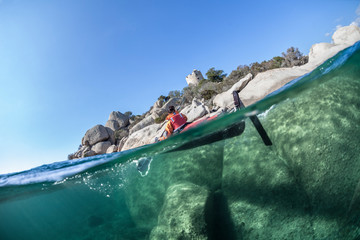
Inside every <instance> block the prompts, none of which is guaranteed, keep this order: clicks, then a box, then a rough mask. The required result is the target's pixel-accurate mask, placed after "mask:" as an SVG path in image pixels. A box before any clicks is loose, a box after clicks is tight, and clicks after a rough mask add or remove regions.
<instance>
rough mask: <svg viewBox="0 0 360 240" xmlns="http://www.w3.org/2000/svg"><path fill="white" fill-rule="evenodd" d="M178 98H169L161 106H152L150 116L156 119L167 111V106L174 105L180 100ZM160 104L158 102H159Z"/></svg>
mask: <svg viewBox="0 0 360 240" xmlns="http://www.w3.org/2000/svg"><path fill="white" fill-rule="evenodd" d="M180 100H181V99H180V98H170V99H169V100H168V101H167V102H165V103H163V104H162V105H161V107H155V104H154V107H153V109H152V110H151V116H152V118H153V119H156V118H158V117H160V116H161V115H163V114H164V113H166V112H167V111H168V108H169V106H176V105H178V103H179V102H180ZM157 106H158V105H157ZM159 106H160V104H159Z"/></svg>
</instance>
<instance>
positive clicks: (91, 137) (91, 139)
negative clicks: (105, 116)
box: [81, 124, 110, 146]
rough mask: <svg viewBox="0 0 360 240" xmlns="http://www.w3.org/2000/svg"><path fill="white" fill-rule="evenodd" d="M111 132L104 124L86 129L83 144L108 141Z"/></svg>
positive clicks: (91, 144)
mask: <svg viewBox="0 0 360 240" xmlns="http://www.w3.org/2000/svg"><path fill="white" fill-rule="evenodd" d="M109 137H110V136H109V133H108V131H107V130H106V128H105V127H104V126H103V125H100V124H98V125H96V126H94V127H92V128H90V129H89V130H87V131H86V133H85V136H84V137H83V139H82V141H81V144H82V145H83V146H93V145H95V144H96V143H98V142H101V141H106V140H108V139H109Z"/></svg>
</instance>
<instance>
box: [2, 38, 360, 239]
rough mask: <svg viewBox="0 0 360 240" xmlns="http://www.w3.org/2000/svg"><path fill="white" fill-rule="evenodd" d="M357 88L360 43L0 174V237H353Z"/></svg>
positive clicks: (358, 152) (359, 183)
mask: <svg viewBox="0 0 360 240" xmlns="http://www.w3.org/2000/svg"><path fill="white" fill-rule="evenodd" d="M359 95H360V42H358V43H356V44H355V45H353V46H351V47H349V48H347V49H345V50H343V51H341V52H339V53H338V54H337V55H335V56H334V57H332V58H330V59H328V60H327V61H326V62H324V63H323V64H322V65H321V66H319V67H318V68H316V69H315V70H314V71H312V72H311V73H309V74H307V75H305V76H302V77H300V78H298V79H295V80H293V81H292V82H290V83H288V84H287V85H285V86H284V87H282V88H281V89H279V90H278V91H276V92H274V93H272V94H270V95H269V96H267V97H266V98H264V99H263V100H261V101H259V102H257V103H256V104H253V105H251V106H249V107H247V108H243V109H241V110H239V111H236V112H234V113H231V114H226V115H224V116H222V117H219V118H217V119H215V120H213V121H211V122H209V123H206V124H203V125H200V126H198V127H196V128H194V129H190V130H188V131H186V132H184V133H181V134H179V135H176V136H173V137H171V138H169V139H167V140H165V141H162V142H159V143H155V144H152V145H146V146H143V147H140V148H137V149H132V150H128V151H124V152H117V153H112V154H105V155H98V156H93V157H89V158H84V159H77V160H68V161H64V162H57V163H53V164H49V165H43V166H39V167H37V168H34V169H31V170H28V171H24V172H19V173H10V174H3V175H0V216H1V218H0V239H1V240H11V239H28V240H30V239H52V240H56V239H68V240H70V239H83V240H90V239H359V238H360V141H359V140H360V96H359ZM255 115H257V117H258V118H259V120H260V122H261V124H262V126H263V127H264V129H265V130H266V133H267V135H268V136H269V138H270V140H271V142H272V145H269V144H264V141H263V139H262V138H261V136H260V135H259V133H258V131H257V129H256V128H255V127H254V124H253V122H252V120H251V119H250V117H251V116H255Z"/></svg>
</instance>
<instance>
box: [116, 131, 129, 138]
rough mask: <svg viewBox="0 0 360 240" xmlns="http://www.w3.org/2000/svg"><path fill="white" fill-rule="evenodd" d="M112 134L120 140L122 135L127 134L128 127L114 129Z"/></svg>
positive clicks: (125, 135)
mask: <svg viewBox="0 0 360 240" xmlns="http://www.w3.org/2000/svg"><path fill="white" fill-rule="evenodd" d="M114 135H115V139H116V140H121V139H123V138H124V137H127V136H129V129H128V128H120V129H119V130H116V131H115V133H114Z"/></svg>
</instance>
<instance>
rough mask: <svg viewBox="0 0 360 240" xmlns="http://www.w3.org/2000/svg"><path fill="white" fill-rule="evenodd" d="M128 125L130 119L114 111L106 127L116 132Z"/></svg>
mask: <svg viewBox="0 0 360 240" xmlns="http://www.w3.org/2000/svg"><path fill="white" fill-rule="evenodd" d="M127 125H129V117H128V116H126V115H124V114H122V113H121V112H119V111H113V112H112V113H110V116H109V120H108V121H107V122H106V124H105V127H108V128H110V129H112V130H113V131H116V130H119V129H120V128H122V127H126V126H127Z"/></svg>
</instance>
